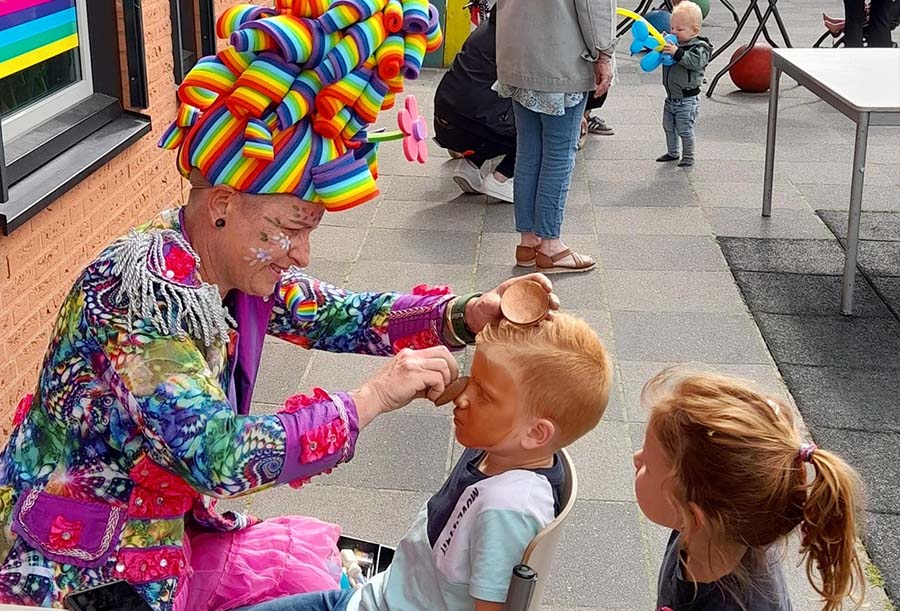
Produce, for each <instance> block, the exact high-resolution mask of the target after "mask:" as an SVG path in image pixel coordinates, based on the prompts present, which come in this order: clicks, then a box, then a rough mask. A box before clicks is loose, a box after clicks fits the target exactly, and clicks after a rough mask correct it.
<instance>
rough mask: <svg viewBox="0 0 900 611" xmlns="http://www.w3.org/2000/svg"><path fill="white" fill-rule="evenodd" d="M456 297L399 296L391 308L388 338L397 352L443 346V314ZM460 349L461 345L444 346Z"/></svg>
mask: <svg viewBox="0 0 900 611" xmlns="http://www.w3.org/2000/svg"><path fill="white" fill-rule="evenodd" d="M454 297H455V295H416V294H405V295H398V296H397V299H396V300H395V301H394V303H393V305H392V307H391V313H390V319H389V323H388V335H389V337H390V342H391V346H393V347H394V351H395V352H397V351H399V350H401V349H403V348H416V349H421V348H428V347H431V346H441V345H445V342H444V335H443V332H444V311H445V310H446V308H447V307H448V305H449V302H450V301H451V300H452V299H453V298H454ZM447 347H448V348H450V349H451V350H461V349H462V348H464V346H447Z"/></svg>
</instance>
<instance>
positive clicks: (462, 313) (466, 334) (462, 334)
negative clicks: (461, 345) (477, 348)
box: [450, 293, 482, 344]
mask: <svg viewBox="0 0 900 611" xmlns="http://www.w3.org/2000/svg"><path fill="white" fill-rule="evenodd" d="M481 295H482V293H469V294H468V295H462V296H460V297H458V298H457V299H456V301H455V302H453V305H452V307H451V308H450V324H451V325H452V328H453V334H454V335H455V336H456V337H458V338H459V339H461V340H463V341H464V342H465V343H467V344H474V343H475V334H474V333H472V331H471V330H470V329H469V327H468V326H467V325H466V304H468V303H469V302H470V301H472V300H473V299H478V298H479V297H481Z"/></svg>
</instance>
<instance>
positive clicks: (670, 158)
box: [656, 153, 678, 161]
mask: <svg viewBox="0 0 900 611" xmlns="http://www.w3.org/2000/svg"><path fill="white" fill-rule="evenodd" d="M656 160H657V161H678V155H670V154H668V153H666V154H665V155H662V156H660V157H657V158H656Z"/></svg>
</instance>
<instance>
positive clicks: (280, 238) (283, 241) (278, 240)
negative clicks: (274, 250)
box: [272, 231, 291, 252]
mask: <svg viewBox="0 0 900 611" xmlns="http://www.w3.org/2000/svg"><path fill="white" fill-rule="evenodd" d="M272 242H273V243H274V244H275V245H276V246H277V247H278V248H280V249H281V250H283V251H285V252H287V251H289V250H290V249H291V238H290V237H288V236H287V235H286V234H285V233H284V232H283V231H279V232H278V233H276V234H275V235H273V236H272Z"/></svg>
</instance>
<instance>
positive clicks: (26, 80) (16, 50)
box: [0, 0, 93, 139]
mask: <svg viewBox="0 0 900 611" xmlns="http://www.w3.org/2000/svg"><path fill="white" fill-rule="evenodd" d="M85 2H86V0H77V2H76V0H37V1H36V0H2V1H0V117H2V118H4V119H5V120H4V124H3V130H4V134H3V135H4V139H8V137H10V136H11V135H13V134H17V133H21V132H22V131H25V130H26V129H29V128H30V127H33V126H34V125H36V124H37V123H39V122H40V121H42V120H45V119H47V118H48V117H50V116H52V114H55V113H56V112H59V111H61V110H63V109H65V108H66V107H68V106H71V105H72V104H74V103H76V102H78V101H80V100H82V99H84V98H85V97H87V96H88V95H90V93H92V91H93V89H92V87H91V85H90V55H89V53H90V52H89V50H88V40H87V15H86V11H85V6H84V3H85ZM54 98H55V101H56V103H55V104H51V105H49V106H48V105H47V103H49V102H51V101H54ZM38 103H43V104H41V105H38ZM29 108H34V109H35V113H30V112H27V111H28V109H29ZM23 111H26V112H23ZM28 114H34V115H35V116H32V117H28V118H27V119H26V118H25V117H24V116H23V115H28ZM18 119H22V120H18ZM7 123H10V125H7Z"/></svg>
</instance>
